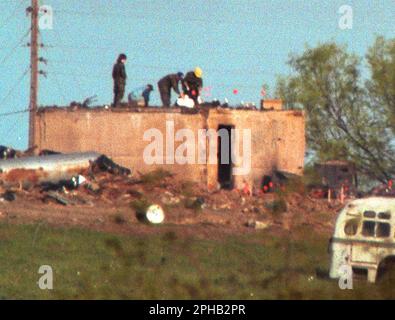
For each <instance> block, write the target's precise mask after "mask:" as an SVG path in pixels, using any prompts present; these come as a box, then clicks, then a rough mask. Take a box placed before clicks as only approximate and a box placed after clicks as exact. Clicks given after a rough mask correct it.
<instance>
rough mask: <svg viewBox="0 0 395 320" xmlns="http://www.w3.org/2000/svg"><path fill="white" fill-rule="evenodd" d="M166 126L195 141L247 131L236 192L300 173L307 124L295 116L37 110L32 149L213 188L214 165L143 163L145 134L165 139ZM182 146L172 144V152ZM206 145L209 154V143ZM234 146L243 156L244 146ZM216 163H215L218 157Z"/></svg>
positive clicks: (300, 115) (251, 112)
mask: <svg viewBox="0 0 395 320" xmlns="http://www.w3.org/2000/svg"><path fill="white" fill-rule="evenodd" d="M169 123H170V124H171V123H173V124H174V131H175V132H177V130H179V129H185V128H188V129H191V130H192V131H193V132H194V133H195V137H197V136H198V130H199V129H214V130H217V129H218V126H219V125H220V124H222V125H233V126H234V127H235V128H236V129H251V137H252V139H251V141H252V144H251V147H252V150H251V151H252V152H251V154H252V156H251V171H250V172H249V173H248V174H247V175H244V176H235V182H236V186H237V187H240V186H241V185H242V184H243V182H244V181H246V182H248V183H250V184H252V183H254V184H256V185H258V184H259V183H260V182H261V179H262V176H263V175H265V174H271V172H272V170H273V169H278V170H284V171H288V172H291V173H295V174H301V173H302V170H303V164H304V153H305V118H304V115H303V113H302V112H299V111H267V112H261V111H255V110H229V109H209V110H205V111H202V112H200V113H197V114H185V113H181V112H180V111H179V110H177V109H173V110H165V109H140V110H105V109H102V108H97V109H77V110H71V109H70V108H46V109H41V110H40V112H39V113H38V114H37V117H36V135H35V136H36V141H35V145H37V147H38V149H40V150H43V149H50V150H55V151H59V152H65V153H66V152H79V151H97V152H100V153H104V154H106V155H107V156H109V157H111V158H113V160H114V161H116V162H118V163H119V164H121V165H123V166H126V167H130V168H133V169H134V171H135V172H137V171H138V172H148V171H151V170H153V169H155V168H157V167H163V168H164V169H166V170H169V171H172V172H174V173H176V174H177V176H178V177H180V178H184V179H189V180H195V181H202V182H204V183H206V184H207V185H208V186H209V187H216V186H217V174H218V166H217V164H207V163H201V164H195V163H197V156H196V158H195V159H196V161H195V163H194V164H185V165H181V164H177V163H175V164H163V165H161V164H157V165H149V164H146V163H145V161H144V159H143V154H144V150H145V149H146V147H147V146H148V145H149V144H150V141H144V139H143V137H144V133H145V132H147V130H149V129H152V128H156V129H158V130H159V131H160V132H162V133H163V137H164V138H165V137H166V126H167V125H169ZM241 136H242V135H241ZM165 141H166V139H165ZM194 142H195V143H194V144H193V145H192V147H194V150H195V153H196V155H198V152H199V150H202V149H199V144H198V141H197V138H196V139H195V141H194ZM240 142H241V141H240ZM164 143H165V142H164ZM182 143H183V142H175V150H176V149H177V148H178V146H180V145H181V144H182ZM187 144H188V143H187ZM205 144H206V147H207V150H206V153H208V152H209V146H208V145H209V143H208V139H207V140H206V142H205ZM188 145H189V146H190V144H188ZM238 145H239V146H240V147H241V151H243V150H242V144H241V143H239V144H238ZM200 147H202V146H200ZM212 147H213V149H214V150H217V139H213V145H212ZM164 148H166V144H165V146H164ZM164 155H166V152H165V150H164ZM241 155H243V154H242V153H241ZM214 157H215V158H216V154H215V155H214ZM165 162H166V159H165ZM236 166H237V165H236Z"/></svg>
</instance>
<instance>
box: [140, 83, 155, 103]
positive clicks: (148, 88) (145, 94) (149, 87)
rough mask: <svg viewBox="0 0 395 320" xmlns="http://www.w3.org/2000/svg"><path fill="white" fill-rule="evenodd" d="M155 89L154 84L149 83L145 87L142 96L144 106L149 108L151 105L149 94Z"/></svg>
mask: <svg viewBox="0 0 395 320" xmlns="http://www.w3.org/2000/svg"><path fill="white" fill-rule="evenodd" d="M152 91H154V87H153V86H152V84H147V86H146V88H145V89H144V91H143V93H142V96H143V98H144V106H145V107H146V108H147V107H148V105H149V96H150V94H151V92H152Z"/></svg>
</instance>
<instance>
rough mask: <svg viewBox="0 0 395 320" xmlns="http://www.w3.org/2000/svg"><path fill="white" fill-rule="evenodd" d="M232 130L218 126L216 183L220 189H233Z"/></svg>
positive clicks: (230, 127) (224, 126)
mask: <svg viewBox="0 0 395 320" xmlns="http://www.w3.org/2000/svg"><path fill="white" fill-rule="evenodd" d="M232 129H234V126H229V125H219V127H218V152H217V160H218V182H219V184H220V186H221V188H222V189H230V190H231V189H233V187H234V181H233V174H232V169H233V165H232V147H233V141H232V134H231V133H232Z"/></svg>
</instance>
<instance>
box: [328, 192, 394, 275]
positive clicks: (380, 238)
mask: <svg viewBox="0 0 395 320" xmlns="http://www.w3.org/2000/svg"><path fill="white" fill-rule="evenodd" d="M394 230H395V198H367V199H358V200H353V201H351V202H350V203H348V204H347V205H346V206H345V207H344V209H343V210H342V211H341V212H340V213H339V216H338V218H337V221H336V227H335V233H334V235H333V237H332V238H331V241H330V252H331V267H330V273H329V276H330V277H331V278H339V277H340V276H341V268H342V266H344V265H348V266H351V267H352V270H365V271H367V278H368V281H369V282H375V281H376V276H377V271H378V270H379V269H380V268H381V266H383V265H384V263H385V262H387V261H389V260H391V259H394V258H395V236H394Z"/></svg>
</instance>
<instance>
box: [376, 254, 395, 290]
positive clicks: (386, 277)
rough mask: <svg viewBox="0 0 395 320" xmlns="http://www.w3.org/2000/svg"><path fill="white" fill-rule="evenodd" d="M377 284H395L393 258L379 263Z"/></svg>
mask: <svg viewBox="0 0 395 320" xmlns="http://www.w3.org/2000/svg"><path fill="white" fill-rule="evenodd" d="M377 281H378V282H380V283H381V282H386V283H388V282H391V283H395V256H391V257H387V258H385V259H384V260H383V261H381V262H380V265H379V268H378V272H377Z"/></svg>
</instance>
